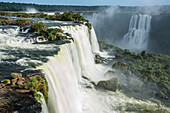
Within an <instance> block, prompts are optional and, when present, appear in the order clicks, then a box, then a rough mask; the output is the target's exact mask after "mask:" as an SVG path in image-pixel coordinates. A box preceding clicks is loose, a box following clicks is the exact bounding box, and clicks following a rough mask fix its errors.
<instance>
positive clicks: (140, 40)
mask: <svg viewBox="0 0 170 113" xmlns="http://www.w3.org/2000/svg"><path fill="white" fill-rule="evenodd" d="M151 19H152V16H151V15H142V14H139V15H133V16H132V18H131V20H130V24H129V30H128V33H126V34H125V36H124V37H123V45H124V46H125V48H128V49H132V50H133V49H135V50H136V49H138V50H141V49H147V44H148V37H149V32H150V29H151Z"/></svg>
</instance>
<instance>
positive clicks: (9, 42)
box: [0, 15, 170, 113]
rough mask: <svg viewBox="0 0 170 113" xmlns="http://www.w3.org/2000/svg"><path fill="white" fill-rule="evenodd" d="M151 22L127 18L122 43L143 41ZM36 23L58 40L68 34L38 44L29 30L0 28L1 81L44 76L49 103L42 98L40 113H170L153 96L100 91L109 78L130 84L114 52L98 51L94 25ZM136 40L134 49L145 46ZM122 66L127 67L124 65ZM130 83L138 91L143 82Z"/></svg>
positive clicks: (145, 17) (145, 18) (147, 18)
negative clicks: (114, 64) (14, 76)
mask: <svg viewBox="0 0 170 113" xmlns="http://www.w3.org/2000/svg"><path fill="white" fill-rule="evenodd" d="M51 18H52V16H51ZM151 18H152V16H150V15H133V16H132V17H131V18H129V19H130V20H131V22H130V26H129V31H128V30H127V32H125V34H126V33H127V34H126V35H125V36H124V39H125V40H127V39H131V41H129V43H131V42H133V41H134V40H135V39H134V37H135V36H139V37H138V38H142V37H144V38H147V35H148V32H149V31H150V23H151ZM36 21H38V22H43V23H44V24H46V26H48V28H51V29H55V28H58V29H62V30H63V33H61V31H60V32H59V34H62V35H59V36H66V34H67V33H68V34H69V36H67V37H68V38H66V39H63V40H56V41H54V40H52V41H42V37H40V36H37V35H35V36H34V35H33V34H34V33H30V32H29V30H30V28H29V27H26V28H25V27H23V28H20V27H19V26H15V25H12V26H8V25H7V26H4V25H2V26H1V29H0V36H1V38H0V45H1V46H0V50H1V51H0V54H1V55H0V74H1V75H2V76H1V77H0V80H2V79H4V78H10V77H9V74H10V73H12V72H16V71H19V73H27V74H28V73H35V72H34V71H35V70H39V71H40V72H41V73H42V75H44V76H45V78H46V80H47V83H48V89H49V91H48V100H47V102H45V100H44V99H43V98H42V103H41V107H42V110H41V111H42V112H43V113H120V112H125V113H132V112H136V113H138V112H139V113H146V112H148V113H149V112H150V113H169V111H170V108H169V100H167V101H165V102H164V101H160V100H158V99H155V98H150V97H149V98H148V97H146V98H145V97H144V95H143V97H135V96H133V94H131V93H130V94H128V93H126V92H124V91H122V90H121V89H115V90H116V92H114V91H111V90H107V89H106V88H103V87H98V83H99V82H100V81H108V80H112V79H113V78H117V79H118V83H117V84H118V85H119V86H120V85H121V84H123V85H122V86H125V87H126V86H128V82H130V80H129V79H126V76H125V75H124V73H122V72H121V71H120V72H119V70H117V69H115V68H112V66H111V65H112V64H109V63H112V60H114V58H115V54H113V53H114V52H113V51H112V49H110V50H109V51H105V50H104V49H102V48H101V47H99V44H98V40H97V37H96V33H95V30H94V28H93V27H89V26H88V25H84V23H77V22H75V23H74V22H72V21H69V22H67V21H57V20H53V21H51V20H39V19H37V20H36ZM137 23H138V25H137ZM137 26H138V27H137ZM5 27H6V28H5ZM48 28H47V31H48V30H49V29H48ZM127 28H128V27H127ZM51 29H50V30H51ZM50 30H49V31H50ZM44 32H46V31H44ZM44 32H43V33H44ZM52 32H53V31H52ZM57 32H58V31H57ZM42 36H43V35H42ZM49 36H50V35H49ZM57 36H58V35H57ZM51 37H52V36H51ZM53 38H56V37H53ZM53 38H52V39H53ZM138 41H139V42H140V44H138V45H140V47H143V43H145V39H143V38H142V41H141V40H138ZM106 46H108V45H107V44H106ZM135 46H137V45H135ZM108 47H109V46H108ZM100 50H102V51H100ZM113 50H114V49H113ZM126 52H127V53H128V54H132V53H129V52H128V51H126ZM97 55H98V56H100V57H101V59H102V58H103V59H105V60H106V62H105V60H103V61H101V63H96V62H95V61H96V56H97ZM136 56H137V57H140V56H139V55H136ZM107 61H108V62H109V63H107ZM122 65H123V66H124V65H125V68H126V64H122ZM167 68H168V67H167ZM27 71H28V72H27ZM31 71H33V72H31ZM37 73H38V72H37ZM27 74H26V75H27ZM129 78H131V77H129ZM132 78H133V77H132ZM125 81H127V82H125ZM131 81H134V82H133V83H132V84H133V85H134V86H133V87H137V88H138V85H140V84H144V82H143V81H142V80H141V79H138V77H134V79H132V80H131ZM130 88H131V87H130ZM137 88H136V89H137ZM134 89H135V88H134ZM130 92H133V91H132V90H130ZM151 93H154V92H152V91H151ZM0 99H1V98H0ZM14 112H20V111H14ZM30 113H31V111H30Z"/></svg>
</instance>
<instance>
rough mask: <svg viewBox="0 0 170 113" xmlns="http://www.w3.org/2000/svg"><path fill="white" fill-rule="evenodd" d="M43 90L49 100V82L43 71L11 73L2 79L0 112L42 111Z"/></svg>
mask: <svg viewBox="0 0 170 113" xmlns="http://www.w3.org/2000/svg"><path fill="white" fill-rule="evenodd" d="M38 91H39V92H41V93H42V94H43V95H44V98H45V99H46V102H47V100H48V84H47V82H46V79H45V77H44V75H42V74H41V73H38V74H35V75H34V74H32V75H22V74H21V73H11V77H10V78H9V79H4V80H2V81H0V113H13V112H15V113H41V111H42V108H41V103H40V98H41V95H40V94H39V93H38Z"/></svg>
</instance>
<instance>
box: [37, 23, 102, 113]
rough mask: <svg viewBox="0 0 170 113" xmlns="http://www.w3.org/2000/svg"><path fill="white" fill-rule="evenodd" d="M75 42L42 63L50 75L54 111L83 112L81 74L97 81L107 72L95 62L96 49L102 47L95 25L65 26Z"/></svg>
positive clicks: (50, 95)
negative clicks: (99, 43) (89, 27)
mask: <svg viewBox="0 0 170 113" xmlns="http://www.w3.org/2000/svg"><path fill="white" fill-rule="evenodd" d="M62 29H63V30H64V31H67V32H69V33H70V34H71V35H72V37H73V40H74V41H73V42H72V43H69V44H64V45H61V46H60V51H59V53H58V54H57V55H55V56H54V57H49V58H48V59H49V61H48V62H47V63H45V64H44V65H42V66H40V67H39V68H40V69H43V70H44V72H45V74H46V75H47V81H48V84H49V100H48V102H49V105H48V106H49V112H50V113H80V112H81V111H82V106H81V105H82V104H81V99H80V94H79V93H80V88H79V87H80V86H79V85H78V84H79V82H81V77H82V76H86V77H87V78H89V79H91V80H93V81H96V82H97V81H99V80H100V79H101V78H100V77H101V75H104V72H103V71H102V70H105V69H104V68H102V66H100V65H99V66H95V63H94V54H93V52H97V51H99V45H98V42H97V39H96V35H95V32H94V29H92V30H91V31H89V29H88V28H87V27H86V26H75V27H73V26H64V27H62Z"/></svg>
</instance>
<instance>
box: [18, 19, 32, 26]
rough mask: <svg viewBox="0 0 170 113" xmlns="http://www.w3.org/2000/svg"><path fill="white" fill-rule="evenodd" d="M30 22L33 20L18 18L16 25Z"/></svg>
mask: <svg viewBox="0 0 170 113" xmlns="http://www.w3.org/2000/svg"><path fill="white" fill-rule="evenodd" d="M30 24H31V20H28V19H17V20H16V25H19V26H24V25H30Z"/></svg>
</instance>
